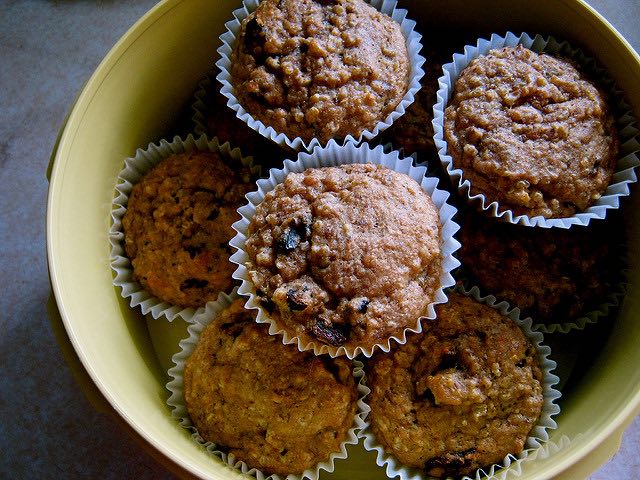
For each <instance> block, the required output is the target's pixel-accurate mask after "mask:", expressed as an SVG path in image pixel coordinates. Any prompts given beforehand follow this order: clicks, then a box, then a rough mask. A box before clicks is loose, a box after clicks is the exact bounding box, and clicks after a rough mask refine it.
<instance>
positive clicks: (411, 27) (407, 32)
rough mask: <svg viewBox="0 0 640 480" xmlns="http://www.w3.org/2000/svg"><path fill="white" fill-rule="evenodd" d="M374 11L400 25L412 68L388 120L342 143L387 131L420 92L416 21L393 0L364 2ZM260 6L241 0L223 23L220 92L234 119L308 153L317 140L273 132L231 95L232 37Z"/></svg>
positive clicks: (420, 58)
mask: <svg viewBox="0 0 640 480" xmlns="http://www.w3.org/2000/svg"><path fill="white" fill-rule="evenodd" d="M365 1H366V2H367V3H369V4H370V5H371V6H372V7H374V8H375V9H376V10H378V11H380V12H382V13H384V14H386V15H388V16H389V17H391V18H392V19H393V20H394V21H395V22H397V23H398V24H400V28H401V29H402V34H403V35H404V38H405V43H406V45H407V51H408V53H409V62H410V65H411V71H410V72H409V83H408V87H407V92H406V93H405V95H404V97H403V98H402V100H401V101H400V103H399V104H398V106H397V107H396V108H395V110H394V111H393V112H391V113H390V114H389V115H387V117H386V118H385V119H384V120H382V121H380V122H378V123H377V125H376V126H375V128H374V129H373V130H365V131H363V132H362V133H361V134H360V135H359V136H358V138H357V139H356V138H354V137H353V136H352V135H347V136H346V137H345V139H344V142H349V141H350V142H354V143H360V142H362V141H363V140H365V139H366V140H371V139H372V138H374V137H375V136H377V135H378V133H380V132H382V131H383V130H385V129H387V128H388V127H390V126H391V124H392V123H393V122H394V121H395V120H396V119H397V118H398V117H400V116H401V115H402V114H403V113H404V112H405V110H406V109H407V108H408V107H409V105H411V104H412V103H413V100H414V97H415V94H416V93H417V92H418V90H420V80H421V79H422V77H423V76H424V70H423V69H422V65H423V64H424V62H425V59H424V57H423V56H422V55H420V50H421V48H422V45H421V43H420V40H421V39H422V35H420V34H419V33H418V32H416V31H415V26H416V22H415V21H413V20H410V19H408V18H407V10H405V9H402V8H396V4H397V1H396V0H365ZM259 3H260V0H244V1H243V5H242V7H241V8H238V9H237V10H234V12H233V17H234V18H233V20H230V21H229V22H227V23H226V24H225V27H226V29H227V31H226V32H225V33H224V34H222V35H221V36H220V39H221V40H222V46H220V47H219V48H218V50H217V51H218V54H219V55H220V59H219V60H218V61H217V62H216V66H217V67H218V68H219V69H220V73H219V74H218V75H217V77H216V78H217V80H218V81H219V82H220V83H221V84H222V89H221V90H220V91H221V92H222V94H223V95H224V96H225V97H227V99H228V101H227V105H228V106H229V107H230V108H231V109H233V110H234V111H235V112H236V116H237V117H238V118H239V119H241V120H243V121H244V122H246V123H247V125H249V126H250V127H251V128H253V129H254V130H256V131H257V132H259V133H260V134H261V135H264V136H265V137H267V138H270V139H271V140H273V141H274V142H276V143H277V144H279V145H287V146H288V147H289V148H291V149H293V150H295V151H301V150H306V151H308V152H310V151H311V150H312V149H313V148H314V147H316V146H318V145H320V142H319V140H318V139H316V138H313V139H311V140H310V141H308V142H305V141H304V140H303V139H302V138H300V137H295V138H290V137H289V136H287V135H286V134H285V133H282V132H276V131H275V130H274V129H273V127H270V126H267V125H265V124H264V123H263V122H261V121H260V120H255V119H254V118H253V116H252V115H251V114H250V113H248V112H247V111H246V110H245V109H244V108H243V107H242V105H240V103H238V101H237V100H236V97H235V95H234V90H233V86H232V84H231V54H232V52H233V45H234V43H235V38H236V36H237V35H238V33H239V32H240V25H241V23H242V20H244V19H245V18H246V17H247V16H249V14H250V13H251V12H253V11H254V10H255V9H256V8H257V7H258V4H259Z"/></svg>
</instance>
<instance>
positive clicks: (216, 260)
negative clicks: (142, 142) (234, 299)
mask: <svg viewBox="0 0 640 480" xmlns="http://www.w3.org/2000/svg"><path fill="white" fill-rule="evenodd" d="M252 187H253V184H252V183H251V178H250V174H249V171H248V169H245V168H241V169H239V170H238V171H234V170H232V169H231V168H230V167H229V166H227V165H225V164H224V162H223V161H222V159H221V158H220V156H219V155H218V154H217V153H212V152H192V153H185V154H178V155H172V156H170V157H169V158H167V159H165V160H163V161H162V162H160V163H159V164H158V165H157V166H156V167H155V168H153V169H152V170H151V171H150V172H149V173H147V174H146V175H145V176H144V177H143V178H142V180H141V181H140V182H139V183H137V184H136V185H134V187H133V189H132V191H131V195H130V196H129V201H128V205H127V212H126V213H125V215H124V218H123V220H122V225H123V229H124V235H125V241H124V244H125V250H126V252H127V255H128V257H129V258H130V260H131V263H132V265H133V276H134V278H135V280H136V281H138V282H139V283H140V284H141V285H142V286H143V287H144V288H145V289H146V290H147V291H149V292H150V293H151V294H152V295H155V296H156V297H158V298H159V299H161V300H164V301H166V302H169V303H171V304H173V305H178V306H181V307H200V306H202V305H204V304H205V303H206V302H207V301H209V300H215V299H216V298H217V296H218V293H220V291H227V290H229V289H230V288H231V285H232V281H233V279H232V278H231V274H232V273H233V271H234V270H235V267H234V265H233V264H231V263H230V262H229V256H230V254H231V252H230V251H229V246H228V242H229V240H231V238H232V237H233V235H234V233H235V232H234V231H233V229H232V228H231V224H232V223H233V222H235V221H236V220H239V219H240V216H239V215H238V214H237V212H236V209H237V208H238V207H240V205H241V204H242V203H243V202H244V200H245V199H244V195H245V193H247V192H248V191H250V190H251V189H252Z"/></svg>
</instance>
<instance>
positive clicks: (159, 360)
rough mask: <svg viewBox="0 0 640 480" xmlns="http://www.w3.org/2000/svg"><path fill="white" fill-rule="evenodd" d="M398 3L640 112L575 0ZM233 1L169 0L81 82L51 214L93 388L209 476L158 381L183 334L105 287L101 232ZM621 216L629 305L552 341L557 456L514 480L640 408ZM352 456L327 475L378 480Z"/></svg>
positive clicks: (71, 316)
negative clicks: (559, 69) (533, 43)
mask: <svg viewBox="0 0 640 480" xmlns="http://www.w3.org/2000/svg"><path fill="white" fill-rule="evenodd" d="M400 5H401V6H403V7H405V8H408V9H409V11H410V14H409V16H410V17H411V18H414V19H420V20H421V21H422V22H423V23H424V25H425V26H426V28H427V29H429V28H431V29H432V30H431V31H432V32H433V34H434V35H440V34H447V32H449V31H450V30H453V29H455V30H462V31H465V32H467V33H469V34H473V35H487V34H490V33H492V32H496V33H504V32H505V31H506V30H511V31H514V32H519V31H527V32H530V33H542V34H553V35H555V36H557V37H558V38H563V39H566V40H569V41H570V42H571V43H573V44H575V45H576V46H580V47H582V48H584V49H585V50H586V51H588V52H590V53H591V54H592V55H593V56H594V57H595V58H596V59H597V60H598V61H599V62H600V63H601V64H602V65H603V66H605V67H606V68H607V69H608V70H609V71H610V72H611V74H612V76H613V77H614V78H615V79H616V81H617V83H618V84H619V86H620V87H621V88H622V89H623V91H624V92H625V96H626V98H627V101H628V102H629V103H630V104H631V106H632V108H633V110H634V112H635V115H636V116H639V117H640V60H639V58H638V56H637V54H635V53H633V51H632V50H631V49H630V47H629V46H628V44H626V43H625V41H624V40H623V39H622V38H621V37H620V36H619V35H618V34H617V32H615V31H614V30H613V29H612V28H611V27H610V26H609V25H608V24H607V23H606V22H604V21H603V20H602V19H601V17H599V16H598V15H597V14H596V13H595V12H594V11H593V10H591V9H590V8H589V7H587V6H586V4H584V3H582V2H580V1H577V0H558V1H556V2H528V1H524V0H511V1H509V2H507V1H503V0H499V1H495V2H480V1H462V0H454V1H446V2H445V1H431V2H422V1H419V0H414V1H404V2H400ZM237 6H239V2H238V1H237V0H217V1H216V2H211V1H209V0H190V1H189V2H183V1H180V0H165V1H163V2H161V3H160V4H158V5H157V6H156V7H155V8H154V9H153V10H151V11H150V12H149V13H148V14H147V15H145V16H144V17H143V18H142V19H141V20H140V21H139V22H138V23H137V24H136V25H135V26H134V27H132V29H131V30H130V31H129V32H128V33H127V34H126V35H125V36H124V37H123V38H122V39H121V41H120V42H119V43H118V44H117V45H116V46H115V47H114V48H113V50H112V51H111V52H110V54H109V55H108V56H107V57H106V58H105V60H104V61H103V62H102V63H101V65H100V66H99V67H98V69H97V70H96V72H95V73H94V75H93V77H92V78H91V79H90V81H89V82H88V83H87V85H86V87H85V88H84V90H83V92H82V93H81V95H80V97H79V98H78V101H77V103H76V105H75V107H74V108H73V111H72V112H71V115H70V117H69V119H68V122H67V124H66V126H65V127H64V131H63V132H62V136H61V138H60V142H59V144H58V147H57V151H56V152H55V164H54V165H53V169H52V176H51V183H50V191H49V205H48V214H47V240H48V255H49V266H50V272H51V279H52V284H53V288H54V293H55V296H56V300H57V302H58V306H59V308H60V312H61V315H62V318H63V322H64V325H65V328H66V330H67V333H68V335H69V338H70V339H71V342H72V343H73V345H74V347H75V349H76V351H77V353H78V356H79V357H80V359H81V361H82V362H83V364H84V366H85V368H86V369H87V371H88V372H89V374H90V376H91V377H92V379H93V381H94V382H95V383H96V385H97V386H98V387H99V389H100V390H101V392H102V393H103V394H104V395H105V397H106V398H107V399H108V400H109V402H110V403H111V404H112V405H113V406H114V408H115V409H116V410H117V411H118V412H119V413H120V414H121V415H122V417H123V418H124V419H125V420H126V421H127V422H128V423H129V424H130V425H131V426H132V427H133V428H134V429H136V430H137V431H138V432H139V433H140V435H142V436H143V437H144V438H145V439H146V440H147V441H149V442H150V443H151V444H152V445H154V446H155V447H156V448H157V449H159V450H160V451H161V452H162V453H163V454H164V455H166V456H167V457H168V458H169V459H171V460H173V461H175V462H177V463H179V464H181V465H182V466H183V467H184V468H186V469H187V470H189V471H190V472H191V473H193V474H194V475H197V476H202V477H208V478H214V479H215V478H235V476H238V477H239V475H237V474H235V473H234V472H233V471H231V470H230V469H228V468H226V467H223V466H222V465H221V464H220V463H219V462H217V461H216V460H214V459H212V458H211V457H210V456H208V455H207V454H206V453H205V452H204V451H203V450H202V449H200V448H199V447H198V446H197V445H196V444H195V443H193V442H192V441H191V439H190V437H189V434H188V433H187V432H186V431H184V430H183V429H182V428H181V427H179V426H178V424H177V422H175V421H174V420H173V419H172V418H171V415H170V413H169V409H168V407H167V405H166V403H165V402H166V397H167V395H166V390H165V388H164V384H165V381H166V373H165V372H166V370H167V368H168V366H169V362H170V357H171V354H172V353H174V352H175V351H177V349H178V341H179V339H181V338H183V337H184V336H185V330H186V329H185V325H184V324H183V323H181V322H180V321H175V322H173V323H171V324H169V323H164V322H158V321H150V322H149V323H148V325H149V326H148V325H147V322H146V321H145V319H144V318H143V317H141V316H140V315H138V314H137V313H136V312H135V311H133V310H132V309H130V308H129V306H128V304H127V303H126V302H125V301H123V300H122V299H121V298H120V294H119V292H118V291H116V289H115V288H114V287H113V285H112V273H111V270H110V267H109V244H108V241H107V232H108V230H109V226H110V208H111V200H112V198H113V193H114V185H115V179H116V176H117V174H118V171H119V170H120V168H121V167H122V164H123V160H124V158H126V157H128V156H131V155H133V154H134V153H135V150H136V149H137V148H139V147H145V146H146V145H147V144H148V143H149V142H152V141H157V140H159V139H161V138H166V137H167V136H173V135H174V134H178V133H184V132H185V131H186V130H185V129H188V126H187V127H185V126H184V125H180V123H179V122H180V119H181V118H184V117H185V112H188V106H189V105H190V103H191V97H192V94H193V93H194V92H195V90H196V85H197V83H198V81H199V80H200V79H201V77H202V76H204V75H205V74H206V73H210V72H211V71H212V67H213V64H214V62H215V60H216V48H217V47H218V45H219V41H218V36H219V35H220V34H221V33H222V31H223V29H224V22H225V21H227V20H228V19H230V18H231V11H232V10H233V9H234V8H236V7H237ZM634 190H637V188H634ZM623 208H624V214H625V223H626V225H627V230H628V234H629V236H628V238H629V242H628V245H629V254H630V255H629V257H630V267H629V271H630V274H629V288H628V293H627V296H626V298H625V301H624V303H623V305H622V306H621V307H620V309H619V312H618V315H617V319H616V320H615V322H614V323H609V324H598V325H596V326H593V328H591V327H588V328H589V329H590V330H591V332H590V333H589V335H587V336H585V337H581V338H580V339H579V341H578V337H576V336H569V337H566V338H556V339H554V340H553V344H552V348H555V345H556V343H558V344H559V345H562V344H563V343H564V345H565V346H566V347H567V348H566V349H564V350H566V351H568V352H570V353H569V354H567V356H568V357H571V358H568V359H567V363H566V364H565V365H567V364H569V363H571V362H575V368H573V369H568V370H567V371H566V372H565V373H563V376H564V377H565V378H564V380H565V381H566V383H565V386H564V387H563V399H562V400H561V407H562V413H561V414H560V415H559V417H558V418H557V421H558V424H559V428H558V429H557V430H556V431H555V432H553V433H552V436H551V442H550V445H551V446H552V448H548V449H547V453H545V454H544V455H538V456H537V458H536V459H531V461H527V462H523V464H522V476H521V477H520V478H527V479H533V478H535V479H543V478H550V477H552V476H554V475H557V474H558V473H560V472H562V471H563V470H566V469H567V468H569V467H570V466H571V465H573V464H576V463H577V462H578V460H580V459H582V458H583V457H585V456H586V455H587V454H588V453H589V452H591V451H592V450H593V449H594V448H595V447H596V446H597V445H599V444H600V443H601V442H603V441H604V440H605V439H606V438H607V437H608V436H609V435H610V434H611V433H612V432H614V431H616V430H617V429H619V428H620V427H621V426H622V425H623V424H624V423H625V422H626V421H628V420H629V419H630V418H631V416H632V414H633V413H635V412H637V411H638V408H639V406H640V369H636V368H629V366H630V365H638V364H640V349H638V348H637V345H636V343H637V339H638V338H640V318H639V317H640V313H639V312H640V290H639V288H638V285H639V284H640V282H639V280H640V265H638V262H639V259H638V257H637V256H636V257H633V256H632V250H633V249H634V246H635V248H636V250H637V245H638V243H639V240H640V197H639V194H638V192H637V191H634V192H632V196H631V198H630V199H627V200H626V201H624V204H623ZM636 253H637V252H636ZM601 323H602V322H601ZM585 339H586V340H585ZM569 342H571V344H572V346H571V348H569V347H570V345H569V344H568V343H569ZM574 342H576V343H575V344H574ZM547 343H551V342H547ZM578 343H579V345H578ZM559 350H563V348H562V346H561V347H560V349H559ZM559 360H560V359H559ZM352 450H353V452H352V453H353V455H352V458H351V459H350V460H349V462H341V463H338V464H337V469H336V472H334V473H333V474H331V475H322V476H323V477H332V478H368V479H370V478H386V476H385V474H384V471H383V470H382V469H380V468H378V467H376V466H375V462H374V456H373V454H371V453H366V452H364V450H362V449H361V447H356V448H354V449H352ZM542 457H545V458H542ZM596 466H597V465H594V466H593V468H595V467H596ZM503 474H505V472H502V474H501V475H503Z"/></svg>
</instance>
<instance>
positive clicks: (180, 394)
mask: <svg viewBox="0 0 640 480" xmlns="http://www.w3.org/2000/svg"><path fill="white" fill-rule="evenodd" d="M238 298H240V297H239V296H238V295H237V289H234V290H233V292H231V294H230V295H226V294H224V293H221V294H220V295H219V297H218V299H217V300H216V301H215V302H209V303H208V304H207V306H206V308H205V309H204V310H203V311H202V312H199V313H198V314H197V315H196V316H194V318H193V323H192V324H191V325H190V326H189V328H188V333H189V337H188V338H185V339H183V340H182V341H181V342H180V352H178V353H176V354H175V355H174V356H173V358H172V360H173V363H174V366H173V367H172V368H171V369H169V372H168V374H169V377H170V378H171V380H170V381H169V382H168V383H167V389H168V390H169V392H170V396H169V398H168V400H167V404H168V405H169V407H170V408H171V415H172V416H173V418H175V419H176V420H178V421H179V422H180V425H181V426H182V427H183V428H185V429H186V430H188V431H189V432H191V437H192V438H193V440H194V441H196V442H197V443H199V444H200V445H202V446H203V447H204V448H205V449H206V450H207V451H208V452H209V453H211V454H212V455H214V456H215V457H217V458H218V459H220V460H221V461H222V462H223V463H224V464H226V465H228V466H229V467H231V468H234V469H236V470H237V471H238V472H242V473H243V474H246V475H250V476H253V477H255V478H257V479H258V480H264V479H266V478H269V479H273V480H280V479H282V478H283V477H281V476H279V475H277V474H273V475H268V474H266V473H264V472H262V471H260V470H258V469H256V468H252V467H251V466H249V465H247V464H246V463H245V462H244V461H241V460H238V459H237V458H236V457H235V456H234V455H233V454H229V453H226V452H225V451H223V450H224V449H220V448H218V446H217V445H216V444H214V443H213V442H208V441H206V440H204V439H203V438H202V436H201V435H200V434H199V433H198V431H197V429H196V428H195V426H194V425H193V423H192V421H191V419H190V417H189V413H188V411H187V407H186V404H185V399H184V368H185V362H186V361H187V359H188V358H189V357H190V356H191V354H192V353H193V351H194V349H195V347H196V345H197V343H198V341H199V338H200V335H201V333H202V331H203V330H204V329H205V327H206V326H207V325H209V324H210V323H211V322H212V321H213V320H214V319H215V318H216V317H217V316H218V314H220V313H221V312H222V311H223V310H225V309H226V308H227V307H229V306H230V305H231V304H232V303H233V302H234V301H235V300H236V299H238ZM292 348H293V347H292ZM362 367H363V366H362V363H361V362H358V361H353V377H354V378H355V381H356V382H357V390H358V400H357V410H356V415H355V416H354V419H353V426H352V428H350V429H349V431H348V435H347V438H346V440H345V441H344V442H342V443H341V444H340V451H339V452H336V453H332V454H331V455H330V457H329V459H328V460H326V461H323V462H321V463H319V464H318V465H316V466H315V467H314V468H311V469H308V470H305V471H304V472H303V473H302V474H300V475H294V474H291V475H287V476H286V478H287V479H288V480H297V479H303V478H307V479H311V480H316V479H317V478H318V477H319V476H320V472H321V471H326V472H333V470H334V464H335V461H336V460H341V459H345V458H347V456H348V451H347V445H356V444H357V443H358V441H359V440H358V435H357V434H358V432H359V431H360V430H361V429H362V428H363V426H364V419H363V417H364V415H365V414H364V408H365V405H364V403H363V401H362V398H363V397H364V396H365V395H367V394H368V393H369V389H368V388H367V387H366V386H365V385H364V384H363V382H362V379H363V377H364V372H363V369H362ZM292 428H293V429H295V427H294V426H292Z"/></svg>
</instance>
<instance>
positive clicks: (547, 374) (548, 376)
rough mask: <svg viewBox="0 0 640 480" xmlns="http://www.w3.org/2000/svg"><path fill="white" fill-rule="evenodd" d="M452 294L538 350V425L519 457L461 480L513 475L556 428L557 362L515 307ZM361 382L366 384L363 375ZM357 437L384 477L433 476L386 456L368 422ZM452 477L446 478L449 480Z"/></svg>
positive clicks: (422, 479)
mask: <svg viewBox="0 0 640 480" xmlns="http://www.w3.org/2000/svg"><path fill="white" fill-rule="evenodd" d="M453 291H456V292H458V293H461V294H463V295H466V296H468V297H471V298H473V299H475V300H477V301H478V302H480V303H482V304H484V305H488V306H490V307H492V308H495V309H496V310H498V311H499V312H500V313H501V314H502V315H505V316H507V317H509V318H510V319H511V320H513V321H514V322H515V323H516V324H517V325H518V326H519V327H520V328H521V329H522V331H523V332H524V334H525V335H526V336H527V337H528V338H529V340H530V341H531V343H532V344H533V345H534V346H535V347H536V349H537V351H538V362H539V364H540V368H541V370H542V373H543V380H542V394H543V399H544V403H543V406H542V412H541V414H540V418H539V420H538V424H537V425H536V426H535V427H533V429H532V430H531V432H530V433H529V436H528V437H527V440H526V443H525V448H524V450H523V451H522V452H521V453H520V454H518V455H514V454H508V455H507V456H505V457H504V460H503V461H502V464H500V465H498V464H495V465H491V466H490V467H488V469H487V470H485V469H482V468H480V469H478V470H476V472H475V475H474V476H472V477H471V476H467V475H465V476H463V477H462V480H481V479H482V478H487V477H489V478H493V475H495V474H496V473H498V472H500V471H502V470H504V469H513V470H514V473H518V472H519V471H520V463H521V462H522V461H523V460H525V459H526V458H527V457H528V456H529V455H537V453H536V452H537V451H538V450H539V449H541V448H543V447H544V445H545V444H546V443H547V441H548V440H549V432H548V431H549V430H554V429H556V428H557V424H556V422H555V420H553V418H552V417H553V416H554V415H557V414H558V413H560V407H559V406H558V405H557V403H556V402H557V400H558V399H559V398H560V396H561V393H560V392H559V391H558V390H556V388H554V386H555V385H557V384H558V383H559V381H560V379H559V378H558V376H557V375H555V374H554V373H552V372H553V370H555V368H556V366H557V365H556V362H555V361H554V360H552V359H551V357H550V355H551V348H549V347H548V346H546V345H543V341H544V337H543V335H542V333H540V332H536V331H534V330H532V328H531V327H532V322H531V318H525V319H521V318H520V310H519V309H518V308H511V307H510V306H509V304H508V303H507V302H497V300H496V298H495V297H494V296H492V295H487V296H481V294H480V290H478V288H476V287H473V288H471V289H470V290H465V289H464V288H461V287H460V286H457V287H456V288H455V289H454V290H453ZM364 383H365V385H366V372H365V379H364ZM364 403H365V405H366V407H365V420H367V417H368V415H369V413H370V412H371V408H370V407H369V405H368V404H367V400H366V397H365V399H364ZM359 437H360V438H363V439H364V448H365V450H367V451H375V452H377V456H376V464H377V465H378V466H380V467H383V468H385V469H386V473H387V476H388V477H389V478H393V477H400V479H401V480H428V479H432V478H433V477H431V476H429V475H427V474H426V473H425V472H424V471H423V470H420V469H417V468H412V467H406V466H403V465H402V463H400V461H399V460H398V459H396V458H395V457H394V456H393V455H391V454H389V453H387V452H386V451H385V449H384V447H383V446H382V445H381V444H380V443H378V441H377V440H376V437H375V435H374V434H373V432H372V431H371V422H370V421H368V420H367V421H366V427H365V428H364V429H363V430H361V431H360V434H359ZM452 478H453V477H447V479H451V480H452Z"/></svg>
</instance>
